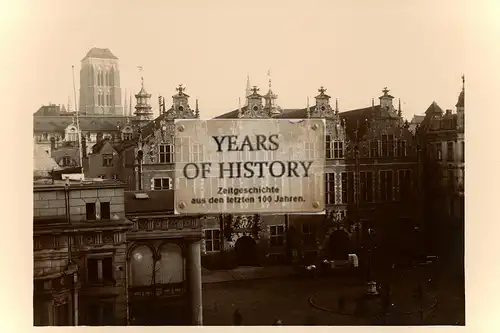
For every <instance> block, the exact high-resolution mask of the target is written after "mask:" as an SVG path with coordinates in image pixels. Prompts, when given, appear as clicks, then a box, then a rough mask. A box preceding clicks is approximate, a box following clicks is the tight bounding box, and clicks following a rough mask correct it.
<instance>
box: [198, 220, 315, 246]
mask: <svg viewBox="0 0 500 333" xmlns="http://www.w3.org/2000/svg"><path fill="white" fill-rule="evenodd" d="M269 231H270V236H269V243H270V245H271V246H283V245H284V244H285V226H284V225H271V226H269ZM220 237H221V233H220V230H219V229H205V251H206V252H219V251H220V250H221V240H220ZM302 239H303V241H304V243H305V244H314V243H315V242H316V235H315V230H314V227H313V224H312V223H303V224H302Z"/></svg>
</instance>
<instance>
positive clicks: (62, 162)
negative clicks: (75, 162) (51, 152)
mask: <svg viewBox="0 0 500 333" xmlns="http://www.w3.org/2000/svg"><path fill="white" fill-rule="evenodd" d="M59 165H60V166H62V167H67V166H70V165H71V158H70V157H69V156H63V158H61V160H60V161H59Z"/></svg>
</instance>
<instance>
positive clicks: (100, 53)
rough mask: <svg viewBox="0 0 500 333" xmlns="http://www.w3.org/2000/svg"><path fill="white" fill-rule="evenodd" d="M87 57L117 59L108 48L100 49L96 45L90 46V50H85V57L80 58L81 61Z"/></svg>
mask: <svg viewBox="0 0 500 333" xmlns="http://www.w3.org/2000/svg"><path fill="white" fill-rule="evenodd" d="M87 58H98V59H116V60H118V57H116V56H115V55H114V54H113V53H112V52H111V51H110V50H109V49H101V48H98V47H93V48H91V49H90V51H89V52H87V54H86V55H85V57H84V58H83V59H82V61H83V60H85V59H87Z"/></svg>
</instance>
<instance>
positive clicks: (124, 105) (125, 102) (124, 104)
mask: <svg viewBox="0 0 500 333" xmlns="http://www.w3.org/2000/svg"><path fill="white" fill-rule="evenodd" d="M124 100H125V101H124V103H123V115H127V108H128V105H127V89H125V95H124Z"/></svg>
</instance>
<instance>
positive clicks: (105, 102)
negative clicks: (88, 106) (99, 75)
mask: <svg viewBox="0 0 500 333" xmlns="http://www.w3.org/2000/svg"><path fill="white" fill-rule="evenodd" d="M97 105H98V106H111V105H113V101H112V99H111V94H110V93H106V94H105V93H103V92H98V93H97Z"/></svg>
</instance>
